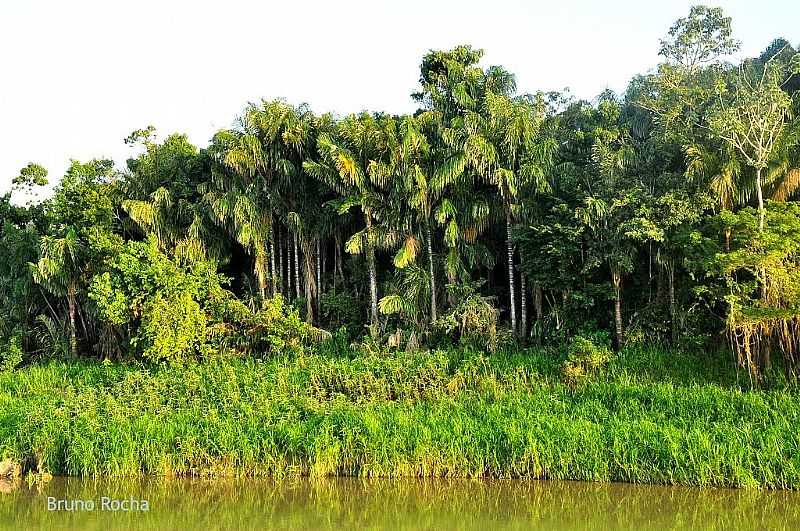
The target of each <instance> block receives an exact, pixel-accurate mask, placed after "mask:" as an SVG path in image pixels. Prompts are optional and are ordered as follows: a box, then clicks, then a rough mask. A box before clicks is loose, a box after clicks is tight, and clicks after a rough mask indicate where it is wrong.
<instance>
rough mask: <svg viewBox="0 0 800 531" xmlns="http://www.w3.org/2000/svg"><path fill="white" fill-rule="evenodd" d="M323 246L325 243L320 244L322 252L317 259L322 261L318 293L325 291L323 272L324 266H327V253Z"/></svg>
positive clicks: (324, 270) (325, 270) (324, 271)
mask: <svg viewBox="0 0 800 531" xmlns="http://www.w3.org/2000/svg"><path fill="white" fill-rule="evenodd" d="M325 243H327V241H326V242H325ZM325 247H326V245H325V244H323V245H322V253H321V254H320V256H319V259H320V261H321V262H322V280H321V281H320V285H319V292H320V293H323V292H324V291H325V286H324V283H325V273H326V272H327V269H326V268H327V265H328V260H327V259H328V253H327V249H326V248H325Z"/></svg>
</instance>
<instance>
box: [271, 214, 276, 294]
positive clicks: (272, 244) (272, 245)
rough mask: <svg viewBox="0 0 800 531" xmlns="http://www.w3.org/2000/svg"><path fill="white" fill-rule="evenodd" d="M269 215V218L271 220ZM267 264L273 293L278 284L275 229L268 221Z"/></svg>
mask: <svg viewBox="0 0 800 531" xmlns="http://www.w3.org/2000/svg"><path fill="white" fill-rule="evenodd" d="M271 219H272V218H271V216H270V220H271ZM269 265H270V269H271V275H272V295H275V293H276V290H277V284H278V272H277V271H276V270H275V230H274V228H273V226H272V222H271V221H270V227H269Z"/></svg>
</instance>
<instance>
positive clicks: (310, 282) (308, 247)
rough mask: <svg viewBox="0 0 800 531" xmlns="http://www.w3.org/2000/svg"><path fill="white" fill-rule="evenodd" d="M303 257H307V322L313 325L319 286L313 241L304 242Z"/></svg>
mask: <svg viewBox="0 0 800 531" xmlns="http://www.w3.org/2000/svg"><path fill="white" fill-rule="evenodd" d="M303 257H304V259H305V268H304V269H305V284H304V285H305V288H306V289H305V293H306V322H307V323H308V324H311V325H313V324H314V322H315V319H314V308H315V304H314V300H315V296H316V291H317V286H316V282H315V281H314V253H313V251H312V244H311V242H304V243H303Z"/></svg>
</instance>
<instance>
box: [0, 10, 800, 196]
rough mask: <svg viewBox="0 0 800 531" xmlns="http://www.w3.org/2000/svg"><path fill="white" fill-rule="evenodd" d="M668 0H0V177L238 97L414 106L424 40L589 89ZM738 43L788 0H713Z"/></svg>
mask: <svg viewBox="0 0 800 531" xmlns="http://www.w3.org/2000/svg"><path fill="white" fill-rule="evenodd" d="M696 1H697V0H695V2H691V1H689V2H684V1H679V0H661V1H647V0H607V1H598V0H595V1H591V0H583V1H579V0H548V1H546V2H539V1H534V0H529V1H515V0H491V1H490V0H484V1H472V0H438V1H437V0H396V1H385V0H365V1H349V0H342V1H330V0H327V1H326V0H319V1H307V0H280V1H260V2H258V1H245V0H225V1H224V2H223V1H205V0H192V1H184V0H160V1H158V0H136V1H122V0H97V1H94V0H69V1H65V0H0V193H2V192H4V191H6V190H8V189H9V188H10V183H11V180H12V179H13V178H14V176H16V175H18V174H19V170H20V168H22V167H23V166H24V165H25V164H27V163H28V162H31V161H34V162H38V163H40V164H42V165H43V166H45V168H47V169H48V170H49V172H50V180H51V181H57V179H58V178H59V177H60V176H61V175H63V173H64V171H65V169H66V167H67V166H68V165H69V160H70V159H78V160H88V159H91V158H96V157H97V158H101V157H107V158H112V159H114V161H115V162H116V164H117V166H119V167H123V166H124V163H125V160H126V159H127V158H128V157H129V156H130V155H131V151H130V149H131V148H130V147H128V146H126V145H125V144H124V143H123V139H124V138H125V137H126V136H127V135H128V134H129V133H130V132H131V131H133V130H135V129H140V128H143V127H146V126H147V125H151V124H152V125H154V126H155V127H156V129H157V130H158V132H159V137H160V138H164V137H165V136H167V135H168V134H170V133H173V132H181V133H186V134H188V136H189V139H190V140H191V141H192V142H194V143H195V144H197V145H199V146H201V147H202V146H205V145H207V143H208V140H209V139H210V137H211V136H212V135H213V133H214V132H215V131H217V130H218V129H221V128H225V127H230V126H231V125H232V123H233V120H234V119H235V117H236V115H237V114H238V113H239V112H240V111H241V110H242V109H243V108H244V106H245V105H246V103H247V102H250V101H258V100H260V99H261V98H267V99H272V98H285V99H286V100H287V101H289V102H290V103H303V102H305V103H308V104H310V105H311V108H312V109H313V110H314V111H316V112H326V111H332V112H336V113H339V114H346V113H349V112H358V111H361V110H369V111H375V110H382V111H386V112H390V113H404V112H413V110H414V109H415V104H414V103H413V101H412V100H411V98H410V96H409V95H410V93H411V92H412V91H413V90H414V89H415V88H416V86H417V80H418V77H419V64H420V61H421V58H422V56H423V54H424V53H425V52H426V51H428V50H430V49H446V48H450V47H453V46H455V45H457V44H461V43H469V44H472V45H473V46H475V47H478V48H483V49H485V50H486V55H485V56H484V64H485V65H490V64H501V65H503V66H505V67H506V68H507V69H509V70H510V71H512V72H514V73H515V74H516V76H517V85H518V88H519V90H520V91H521V92H535V91H537V90H560V89H563V88H565V87H569V88H570V89H571V91H572V93H573V94H574V95H575V96H577V97H580V98H586V99H591V98H593V97H594V96H596V95H597V94H599V93H600V92H601V91H602V90H604V89H605V88H611V89H613V90H616V91H622V90H624V88H625V86H626V84H627V82H628V80H629V79H630V78H631V77H632V76H633V75H635V74H637V73H644V72H647V71H648V70H649V69H651V68H653V67H654V66H655V65H656V64H657V63H658V60H659V58H658V47H659V39H660V38H661V37H663V36H664V35H665V34H666V32H667V30H668V28H669V26H670V25H671V24H672V22H673V21H674V20H675V19H677V18H679V17H682V16H685V15H686V14H687V13H688V11H689V6H690V5H692V4H693V3H696ZM711 5H718V6H720V7H722V8H723V9H724V10H725V12H726V13H727V14H728V15H729V16H732V17H733V30H734V35H735V37H736V38H738V39H740V40H741V41H742V44H743V46H742V50H741V52H740V53H739V56H740V57H741V56H752V55H756V54H758V53H760V51H761V50H763V49H764V48H765V47H766V46H767V45H768V44H769V43H770V42H771V41H772V39H773V38H775V37H778V36H782V37H784V38H786V39H788V40H789V41H790V42H791V43H792V44H793V45H796V44H799V43H800V25H798V21H800V1H797V0H761V1H759V2H754V1H753V0H736V1H719V2H716V3H714V4H711Z"/></svg>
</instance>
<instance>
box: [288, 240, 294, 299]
mask: <svg viewBox="0 0 800 531" xmlns="http://www.w3.org/2000/svg"><path fill="white" fill-rule="evenodd" d="M291 238H292V237H291V235H290V234H289V229H288V228H287V229H286V298H287V299H289V300H291V298H292V277H293V276H294V266H293V265H292V251H291V249H290V247H291V245H290V244H289V240H290V239H291Z"/></svg>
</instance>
